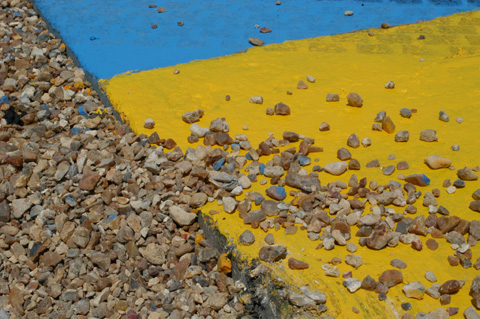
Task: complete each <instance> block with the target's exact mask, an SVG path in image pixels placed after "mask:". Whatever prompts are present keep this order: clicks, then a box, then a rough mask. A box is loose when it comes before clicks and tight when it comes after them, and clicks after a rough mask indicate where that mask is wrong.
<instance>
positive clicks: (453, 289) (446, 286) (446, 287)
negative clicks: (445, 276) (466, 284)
mask: <svg viewBox="0 0 480 319" xmlns="http://www.w3.org/2000/svg"><path fill="white" fill-rule="evenodd" d="M460 288H462V286H461V284H460V282H459V281H458V280H454V279H452V280H447V281H446V282H445V283H443V285H441V286H440V288H438V292H439V293H441V294H442V295H445V294H449V295H452V294H456V293H457V292H458V291H459V290H460Z"/></svg>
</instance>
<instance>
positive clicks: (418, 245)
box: [412, 239, 423, 251]
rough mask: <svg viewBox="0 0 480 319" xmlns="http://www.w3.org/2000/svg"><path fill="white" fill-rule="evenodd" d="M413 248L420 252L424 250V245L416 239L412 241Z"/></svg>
mask: <svg viewBox="0 0 480 319" xmlns="http://www.w3.org/2000/svg"><path fill="white" fill-rule="evenodd" d="M412 248H413V249H415V250H418V251H420V250H422V249H423V244H422V242H421V241H420V239H415V240H413V241H412Z"/></svg>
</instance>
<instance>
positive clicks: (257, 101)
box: [250, 96, 263, 104]
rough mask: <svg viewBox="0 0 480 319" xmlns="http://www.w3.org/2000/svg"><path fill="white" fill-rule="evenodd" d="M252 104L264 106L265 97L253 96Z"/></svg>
mask: <svg viewBox="0 0 480 319" xmlns="http://www.w3.org/2000/svg"><path fill="white" fill-rule="evenodd" d="M250 103H253V104H263V97H261V96H252V97H251V98H250Z"/></svg>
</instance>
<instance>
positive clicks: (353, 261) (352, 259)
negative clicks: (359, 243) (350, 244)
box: [345, 255, 363, 269]
mask: <svg viewBox="0 0 480 319" xmlns="http://www.w3.org/2000/svg"><path fill="white" fill-rule="evenodd" d="M345 263H346V264H347V265H350V266H352V267H354V268H355V269H358V268H359V267H360V266H361V265H363V260H362V257H361V256H359V255H346V256H345Z"/></svg>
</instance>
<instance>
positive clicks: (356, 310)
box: [352, 307, 360, 313]
mask: <svg viewBox="0 0 480 319" xmlns="http://www.w3.org/2000/svg"><path fill="white" fill-rule="evenodd" d="M352 311H353V312H354V313H360V310H358V308H357V307H352Z"/></svg>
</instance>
